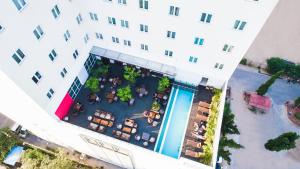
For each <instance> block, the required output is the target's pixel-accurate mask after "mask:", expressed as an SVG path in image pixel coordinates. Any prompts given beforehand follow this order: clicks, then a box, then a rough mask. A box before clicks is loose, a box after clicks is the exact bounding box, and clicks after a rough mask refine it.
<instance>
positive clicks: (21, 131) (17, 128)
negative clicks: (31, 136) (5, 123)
mask: <svg viewBox="0 0 300 169" xmlns="http://www.w3.org/2000/svg"><path fill="white" fill-rule="evenodd" d="M10 130H11V131H13V132H14V133H16V135H18V136H19V137H21V138H26V137H27V134H28V131H27V129H25V128H24V127H22V126H21V125H20V124H17V123H15V124H14V125H13V126H12V127H11V128H10Z"/></svg>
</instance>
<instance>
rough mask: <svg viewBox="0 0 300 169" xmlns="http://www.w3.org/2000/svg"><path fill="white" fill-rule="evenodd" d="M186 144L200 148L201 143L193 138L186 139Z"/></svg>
mask: <svg viewBox="0 0 300 169" xmlns="http://www.w3.org/2000/svg"><path fill="white" fill-rule="evenodd" d="M186 146H190V147H194V148H201V146H202V145H201V143H199V142H196V141H194V140H187V141H186Z"/></svg>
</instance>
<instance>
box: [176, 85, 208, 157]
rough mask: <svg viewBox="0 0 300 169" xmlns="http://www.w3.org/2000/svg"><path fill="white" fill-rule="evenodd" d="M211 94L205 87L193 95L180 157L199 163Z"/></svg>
mask: <svg viewBox="0 0 300 169" xmlns="http://www.w3.org/2000/svg"><path fill="white" fill-rule="evenodd" d="M212 97H213V93H212V91H211V90H209V89H206V88H205V87H201V86H200V87H199V88H198V91H197V92H196V93H195V98H194V101H193V105H192V110H191V115H190V119H189V123H188V128H187V131H186V135H185V139H184V143H183V148H182V153H181V156H183V157H185V158H188V159H191V160H195V161H199V159H200V158H201V155H202V154H203V145H204V144H205V140H206V138H205V133H206V126H207V121H208V119H209V115H210V114H209V113H210V108H211V99H212Z"/></svg>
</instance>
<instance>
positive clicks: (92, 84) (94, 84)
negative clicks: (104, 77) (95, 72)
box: [85, 77, 100, 93]
mask: <svg viewBox="0 0 300 169" xmlns="http://www.w3.org/2000/svg"><path fill="white" fill-rule="evenodd" d="M85 87H86V88H88V89H89V90H90V91H91V92H92V93H97V92H99V91H100V89H99V80H98V79H97V78H96V77H90V78H89V79H88V80H87V81H86V83H85Z"/></svg>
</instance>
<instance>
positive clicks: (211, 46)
mask: <svg viewBox="0 0 300 169" xmlns="http://www.w3.org/2000/svg"><path fill="white" fill-rule="evenodd" d="M26 2H27V4H26V6H25V7H24V8H23V9H22V10H21V11H18V10H17V9H16V7H15V5H14V4H13V3H12V1H9V0H3V1H1V2H0V25H1V26H2V27H3V28H4V29H3V30H2V31H0V44H1V49H0V59H1V62H0V70H1V71H0V80H1V88H0V93H1V95H0V101H1V103H3V104H1V106H0V111H1V112H2V113H4V114H5V115H7V116H8V117H10V118H12V119H13V120H15V121H17V122H18V123H21V124H22V125H24V126H25V127H26V128H28V129H29V130H31V131H32V132H34V133H35V134H37V135H38V136H40V137H42V138H44V139H47V140H49V141H53V142H55V143H58V144H61V145H64V146H66V147H72V148H74V149H77V150H78V151H81V152H84V153H86V154H89V155H92V156H95V157H99V154H101V153H95V151H94V150H93V148H91V147H90V146H88V145H87V144H85V142H84V141H83V140H82V139H81V138H80V136H79V134H86V135H88V136H90V137H93V138H96V139H99V140H102V141H104V142H107V143H114V144H115V145H117V146H119V147H122V148H125V149H126V150H127V151H128V153H129V154H130V156H131V157H132V158H131V159H132V160H133V163H134V164H135V167H136V168H141V169H143V168H145V169H148V168H149V169H152V168H189V167H188V165H190V164H187V162H186V161H184V160H174V159H171V158H169V157H165V156H162V155H160V154H157V153H154V152H151V151H148V150H145V149H143V148H140V147H137V146H134V145H131V144H127V143H124V142H122V141H119V140H116V139H113V138H110V137H107V136H104V135H101V134H97V133H95V132H92V131H89V130H86V129H83V128H79V127H76V126H73V125H70V124H67V123H65V122H62V121H58V120H57V119H56V116H55V115H54V112H55V111H56V109H57V107H58V105H59V104H60V102H61V101H62V98H63V97H64V96H65V94H66V93H67V91H68V89H69V88H70V85H71V84H72V82H73V80H74V79H75V77H76V76H79V78H80V79H81V80H83V81H84V80H85V79H86V78H87V74H86V73H85V72H84V71H82V70H83V64H84V62H85V60H86V59H87V57H88V53H89V51H90V49H91V47H92V46H99V47H102V48H106V49H110V50H115V51H118V52H121V53H125V54H129V55H133V56H136V57H141V58H144V59H148V60H153V61H156V62H160V63H163V64H167V65H171V66H175V67H176V68H177V72H176V73H177V76H176V77H175V79H176V80H178V81H182V82H187V83H190V84H194V85H197V84H199V82H200V80H201V78H202V77H207V78H208V79H209V80H208V83H207V85H210V86H215V87H218V88H221V87H222V86H223V85H224V84H225V82H226V81H227V80H228V79H229V77H230V76H231V74H232V73H233V71H234V69H235V68H236V66H237V64H238V63H239V61H240V59H241V57H242V56H243V55H244V54H245V52H246V50H247V49H248V47H249V46H250V44H251V43H252V41H253V40H254V38H255V36H256V35H257V34H258V32H259V30H260V29H261V27H262V26H263V23H264V22H265V20H266V19H267V17H268V16H269V14H270V12H271V11H272V9H273V8H274V6H275V5H276V3H277V0H268V1H263V0H260V1H258V2H256V1H253V0H231V1H207V0H198V1H179V0H178V1H171V0H163V1H157V0H156V1H155V0H149V9H148V10H144V9H140V8H139V4H138V0H131V1H129V0H127V5H120V4H118V3H117V1H116V0H113V2H108V1H106V0H100V1H99V0H89V1H83V0H69V1H66V0H65V1H58V0H56V1H38V0H31V1H28V0H27V1H26ZM56 4H57V5H58V7H59V10H60V13H61V14H60V16H59V17H58V18H56V19H55V18H54V17H53V15H52V13H51V9H52V8H53V7H54V5H56ZM170 5H174V6H175V7H179V8H180V12H179V16H170V15H169V6H170ZM89 12H92V13H96V14H97V16H98V21H92V20H91V19H90V16H89ZM202 12H205V13H208V14H212V20H211V23H202V22H200V21H199V20H200V17H201V13H202ZM79 13H80V14H81V15H82V18H83V21H82V23H81V24H80V25H78V24H77V21H76V16H77V15H78V14H79ZM108 16H111V17H115V18H116V22H117V25H116V26H113V25H109V24H108V19H107V17H108ZM121 19H124V20H127V21H129V29H127V28H123V27H121V24H120V20H121ZM235 20H241V21H246V22H247V24H246V27H245V29H244V30H243V31H239V30H234V29H233V25H234V22H235ZM139 24H146V25H148V29H149V32H148V33H145V32H140V31H139ZM38 25H40V26H41V28H42V29H43V32H44V35H43V37H42V38H41V39H39V40H37V39H36V37H35V36H34V34H33V30H34V29H35V28H36V26H38ZM66 30H69V32H70V34H71V38H70V40H69V41H68V42H65V40H64V33H65V31H66ZM168 30H169V31H174V32H176V38H175V39H169V38H167V37H166V34H167V31H168ZM96 32H98V33H101V34H102V35H103V38H104V39H103V40H99V39H96V37H95V33H96ZM86 33H88V35H89V38H90V40H89V41H88V43H87V44H86V43H85V42H84V36H85V34H86ZM112 36H115V37H118V38H119V40H120V43H119V44H115V43H113V42H112ZM195 37H199V38H204V45H203V46H197V45H194V38H195ZM124 39H125V40H130V41H131V44H132V46H131V47H128V46H124V45H123V40H124ZM141 43H143V44H147V45H148V47H149V51H143V50H141V49H140V45H141ZM224 44H228V45H233V46H234V49H233V50H232V52H231V53H225V52H223V51H222V48H223V46H224ZM18 48H19V49H21V50H22V51H23V53H24V54H25V55H26V57H25V59H24V60H23V61H22V62H21V63H20V64H19V65H18V64H17V63H16V62H15V61H14V60H13V59H12V55H13V53H14V52H15V51H16V50H17V49H18ZM52 49H55V51H56V53H57V54H58V56H57V57H56V59H55V60H54V61H53V62H52V61H50V59H49V57H48V55H49V53H50V51H51V50H52ZM75 49H77V50H78V52H79V56H78V58H77V59H74V58H73V56H72V55H73V52H74V50H75ZM165 50H171V51H173V56H172V57H167V56H164V52H165ZM190 56H194V57H197V58H198V61H197V63H190V62H189V61H188V60H189V57H190ZM216 63H219V64H224V67H223V69H215V68H214V65H215V64H216ZM64 67H65V68H66V69H67V71H68V73H67V75H66V76H65V78H62V77H61V75H60V71H61V70H62V69H63V68H64ZM36 71H39V72H40V74H41V75H42V79H41V80H40V82H39V83H38V84H35V83H34V82H33V81H32V80H31V77H32V76H33V74H34V73H35V72H36ZM50 88H52V89H53V90H54V91H55V93H54V95H53V97H52V98H51V99H48V98H47V96H46V94H47V92H48V90H49V89H50ZM3 93H4V94H3ZM124 161H126V160H124ZM111 162H113V161H111ZM145 162H147V163H145ZM150 164H151V165H150ZM201 168H206V167H204V166H202V167H201Z"/></svg>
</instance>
